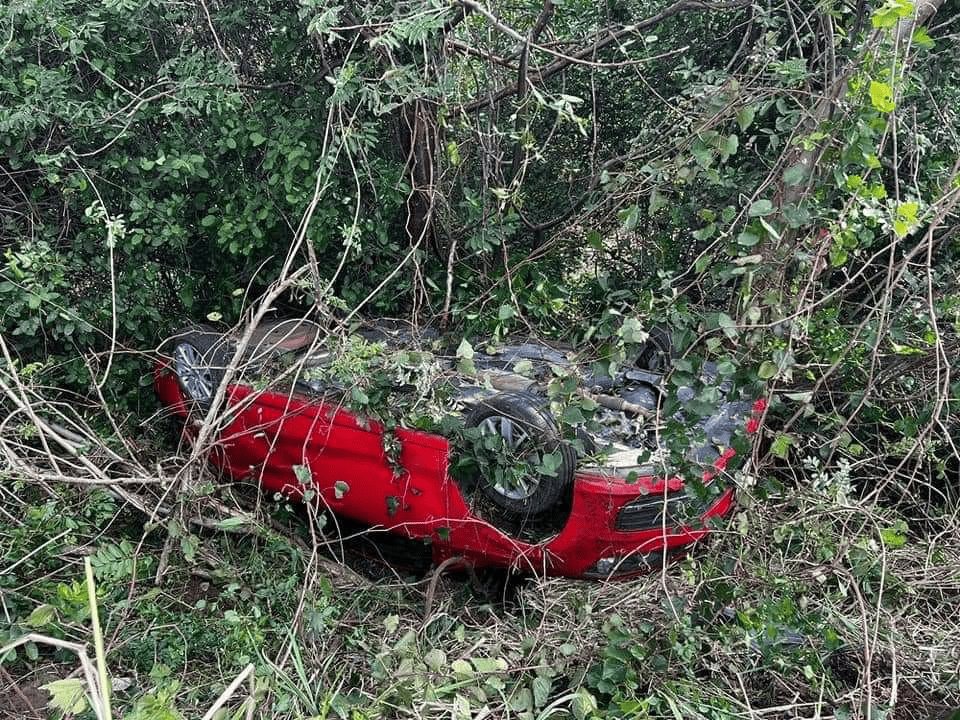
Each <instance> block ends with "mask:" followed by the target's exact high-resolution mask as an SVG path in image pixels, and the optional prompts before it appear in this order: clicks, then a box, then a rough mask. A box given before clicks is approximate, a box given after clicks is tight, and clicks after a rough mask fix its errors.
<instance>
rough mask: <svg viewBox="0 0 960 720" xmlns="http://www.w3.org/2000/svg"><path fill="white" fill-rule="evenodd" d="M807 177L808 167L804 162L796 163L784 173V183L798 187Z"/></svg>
mask: <svg viewBox="0 0 960 720" xmlns="http://www.w3.org/2000/svg"><path fill="white" fill-rule="evenodd" d="M806 179H807V168H806V166H805V165H804V164H803V163H799V162H798V163H794V164H793V165H791V166H790V167H788V168H787V169H786V170H785V171H784V173H783V184H784V185H787V186H788V187H796V186H797V185H800V184H801V183H803V181H804V180H806Z"/></svg>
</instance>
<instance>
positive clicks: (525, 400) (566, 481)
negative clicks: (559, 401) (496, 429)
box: [465, 392, 577, 519]
mask: <svg viewBox="0 0 960 720" xmlns="http://www.w3.org/2000/svg"><path fill="white" fill-rule="evenodd" d="M492 415H503V416H506V417H508V418H510V419H511V420H513V421H514V422H516V423H517V424H518V425H520V426H521V427H522V428H523V430H524V432H526V433H527V435H529V436H530V437H531V438H534V439H536V441H537V443H538V445H539V447H540V448H541V449H543V450H545V451H546V452H559V453H560V456H561V463H560V467H559V469H558V470H557V474H556V476H553V477H551V476H547V475H544V476H541V477H540V479H539V482H538V484H537V489H536V490H535V491H534V492H533V494H532V495H530V497H528V498H523V499H514V498H508V497H505V496H504V495H501V494H500V493H498V492H497V491H496V490H495V489H494V487H493V485H492V484H491V483H489V482H486V479H485V478H480V479H479V482H478V483H477V487H478V489H479V490H480V492H482V493H483V495H484V497H485V498H487V499H488V500H490V501H491V502H492V503H493V504H494V505H496V507H497V508H498V509H499V510H501V511H503V512H504V513H505V514H507V515H508V517H510V518H513V519H516V518H524V519H526V518H533V517H536V516H540V515H543V514H545V513H547V512H549V511H550V510H554V509H557V508H559V506H560V505H561V504H562V503H563V502H564V501H565V500H568V499H569V495H570V491H571V489H572V487H573V478H574V475H575V473H576V469H577V454H576V451H575V450H574V448H573V447H571V446H570V445H569V444H568V443H566V442H564V441H563V437H562V435H561V433H560V428H559V427H558V425H557V422H556V420H554V418H553V416H552V415H551V414H550V411H549V410H547V409H546V408H545V407H544V401H543V398H541V397H538V396H537V395H533V394H532V393H526V392H502V393H497V394H496V395H492V396H491V397H488V398H485V399H483V400H482V401H480V402H478V403H477V404H476V405H475V406H474V407H473V409H472V410H471V411H470V412H469V413H468V414H467V417H466V419H465V425H466V427H468V428H474V427H478V426H479V425H480V423H482V422H483V421H484V420H486V419H487V418H488V417H490V416H492Z"/></svg>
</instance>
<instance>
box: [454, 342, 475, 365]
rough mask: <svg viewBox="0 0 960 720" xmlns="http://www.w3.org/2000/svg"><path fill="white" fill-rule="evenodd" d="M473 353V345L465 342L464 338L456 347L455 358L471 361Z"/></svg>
mask: <svg viewBox="0 0 960 720" xmlns="http://www.w3.org/2000/svg"><path fill="white" fill-rule="evenodd" d="M473 356H474V351H473V345H471V344H470V343H469V342H467V339H466V338H464V339H463V340H461V341H460V344H459V345H458V346H457V357H458V358H462V359H464V360H473Z"/></svg>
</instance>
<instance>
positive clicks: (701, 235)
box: [692, 223, 717, 242]
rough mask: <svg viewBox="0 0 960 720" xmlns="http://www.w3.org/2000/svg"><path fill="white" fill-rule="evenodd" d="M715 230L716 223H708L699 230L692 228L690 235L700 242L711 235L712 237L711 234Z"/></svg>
mask: <svg viewBox="0 0 960 720" xmlns="http://www.w3.org/2000/svg"><path fill="white" fill-rule="evenodd" d="M716 230H717V225H716V223H710V224H709V225H707V226H705V227H702V228H700V229H699V230H694V231H693V233H692V235H693V237H694V238H695V239H696V240H700V241H701V242H702V241H704V240H709V239H710V238H711V237H713V234H714V233H715V232H716Z"/></svg>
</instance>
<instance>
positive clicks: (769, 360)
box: [0, 0, 960, 720]
mask: <svg viewBox="0 0 960 720" xmlns="http://www.w3.org/2000/svg"><path fill="white" fill-rule="evenodd" d="M958 11H960V4H958V3H957V2H956V0H916V1H915V2H911V0H884V2H882V3H880V4H877V3H874V4H872V5H871V4H868V3H866V2H856V3H853V2H850V3H847V2H826V3H814V2H807V1H805V0H801V1H800V2H786V3H783V4H767V5H762V4H750V3H748V2H745V1H743V0H730V1H729V2H705V1H702V0H677V1H676V2H673V3H667V2H663V1H662V0H609V1H608V2H603V3H595V2H586V1H584V0H564V1H563V2H559V1H556V0H520V1H518V2H513V3H507V2H501V1H500V0H490V2H475V1H474V0H458V1H456V2H447V1H445V0H404V1H402V2H380V1H379V0H371V1H370V2H366V3H355V2H345V3H343V4H334V3H327V2H323V1H322V0H300V1H299V2H282V1H280V0H273V1H271V2H265V3H235V2H230V1H229V0H222V1H221V2H220V3H213V2H210V0H198V2H190V3H167V2H156V1H153V0H151V1H148V2H141V3H135V2H129V1H127V0H108V1H106V2H103V3H89V2H79V1H78V0H15V1H14V2H11V3H8V4H7V5H5V6H4V8H2V9H0V208H2V215H0V242H2V245H3V252H4V255H3V258H2V259H0V302H2V306H3V309H4V310H3V315H2V322H0V346H2V347H0V350H2V352H3V358H2V359H0V390H2V393H3V396H2V400H0V402H2V405H0V407H3V412H4V415H5V416H6V419H5V421H4V424H3V426H2V428H0V431H2V438H0V447H2V450H3V456H2V457H3V459H2V460H0V462H2V463H3V464H2V466H0V498H2V505H0V510H2V512H3V515H4V517H5V520H4V523H5V525H4V527H3V529H2V530H0V537H2V539H3V542H2V543H0V568H2V569H3V571H2V572H0V600H2V606H3V611H4V618H3V622H4V625H3V626H0V637H4V638H5V637H9V638H15V637H18V636H19V635H21V633H22V631H24V630H26V629H30V628H33V629H36V630H38V631H41V632H44V633H46V634H48V635H51V636H54V637H56V638H60V639H61V640H62V639H66V640H77V639H80V640H83V639H86V638H87V637H88V634H87V630H86V628H87V623H88V619H89V612H90V603H89V598H87V596H86V589H85V587H84V586H83V582H82V581H83V572H82V568H81V567H80V566H79V564H78V563H79V559H78V558H80V557H82V555H84V554H89V553H93V563H92V565H93V569H94V572H95V573H96V576H97V579H98V583H99V587H100V590H101V598H100V600H101V603H103V604H104V605H105V606H106V607H109V608H111V610H110V611H109V615H108V616H107V617H106V618H105V623H106V625H107V630H108V633H109V634H110V637H109V638H108V639H109V650H110V656H109V657H110V665H111V671H112V672H113V673H114V676H115V680H116V679H118V678H119V679H123V678H126V679H128V680H130V684H129V690H128V691H127V692H126V694H125V695H124V693H123V691H120V693H119V697H120V699H119V700H118V703H119V705H120V706H121V707H122V709H123V712H125V713H126V715H125V717H129V718H136V719H138V720H147V719H148V718H177V717H181V715H180V714H179V712H180V711H178V710H176V709H175V708H176V707H179V708H181V709H182V711H183V713H184V714H185V715H187V716H193V715H197V716H199V715H200V714H202V712H203V709H205V708H207V707H209V706H210V704H211V703H212V702H213V700H214V699H215V698H216V696H217V695H218V694H219V691H220V690H221V689H222V687H223V686H225V685H226V684H227V683H229V681H230V680H232V679H233V677H234V676H235V675H236V674H237V673H238V672H239V671H240V670H241V669H242V668H243V666H244V665H245V664H246V663H248V662H252V663H254V665H255V666H256V673H255V674H256V684H255V688H254V690H255V692H254V694H255V695H256V696H257V698H258V702H262V703H263V705H262V707H269V708H270V709H269V710H258V713H261V712H262V714H263V716H276V717H314V716H315V717H324V716H327V715H331V716H333V715H336V716H339V717H376V716H395V715H401V714H405V713H414V714H416V715H417V716H424V717H432V716H438V717H439V716H441V715H443V716H445V717H449V716H450V715H451V713H452V714H453V716H455V717H470V716H473V715H476V714H477V713H478V712H482V710H481V708H487V709H488V710H489V712H491V713H492V714H493V715H495V716H504V717H506V716H509V715H512V714H516V715H517V716H518V717H544V718H546V717H550V716H551V715H553V714H559V715H561V716H570V715H572V716H574V717H577V718H585V717H610V718H613V717H644V716H657V717H660V716H672V717H701V716H703V717H730V716H732V715H733V714H741V715H743V714H747V713H749V712H752V711H763V712H764V714H765V715H782V716H784V717H786V716H794V715H801V716H804V717H807V716H811V717H812V716H824V715H825V714H827V713H826V711H827V709H830V710H831V712H832V713H833V714H834V715H835V716H836V717H850V716H858V715H862V716H865V717H871V718H872V717H884V716H886V715H887V714H888V713H891V712H896V716H897V717H901V716H908V715H911V714H914V713H916V714H917V715H918V716H919V715H924V714H926V715H925V716H929V712H931V711H932V710H931V708H933V707H935V706H937V705H938V704H940V703H943V704H951V703H952V704H954V705H956V704H957V703H958V702H960V686H958V678H957V675H956V667H957V665H956V652H957V650H956V648H957V647H960V643H958V642H957V635H958V632H960V628H958V625H957V623H956V620H955V618H954V617H952V615H953V614H955V613H950V612H948V611H947V610H946V609H945V608H949V607H951V603H953V602H954V600H955V596H956V592H957V590H958V589H960V580H958V578H960V575H958V567H960V558H958V556H957V555H958V551H960V548H957V547H956V543H955V542H954V537H955V536H956V530H957V525H956V522H957V521H956V518H955V515H956V510H957V503H958V502H960V451H958V450H957V447H956V438H957V437H958V436H960V426H958V402H960V379H958V377H957V362H956V357H957V353H958V350H960V339H958V334H960V271H958V267H960V264H958V257H957V255H958V249H960V244H958V235H957V220H956V217H957V210H956V207H957V203H958V201H960V180H958V178H960V175H958V170H960V155H958V147H960V67H958V65H957V62H956V56H957V52H956V48H957V34H956V33H957V24H956V18H957V13H958ZM265 299H266V301H267V304H269V305H272V306H274V307H277V308H279V309H280V310H281V311H282V312H284V313H291V312H296V313H300V314H304V315H306V314H309V315H310V316H311V317H313V318H314V319H318V320H320V321H321V322H324V323H329V324H330V325H331V327H334V326H335V325H336V323H337V322H339V321H344V322H346V321H348V320H349V319H352V318H354V317H355V316H357V315H382V314H394V315H398V316H404V317H408V318H411V319H413V320H414V321H416V322H417V323H420V324H430V325H433V326H436V327H439V328H441V329H443V330H444V331H446V332H448V333H450V334H451V336H453V337H455V338H457V339H460V338H463V337H467V338H470V339H471V340H473V342H477V338H483V339H488V338H494V339H499V338H503V337H506V336H510V335H518V334H524V335H526V334H533V335H538V336H540V337H546V338H553V339H559V340H563V341H566V342H570V343H573V344H575V345H577V346H578V348H580V349H581V351H583V352H584V353H586V354H588V355H590V356H591V357H592V358H593V359H594V360H595V361H596V362H597V363H599V364H600V365H602V366H605V367H606V368H607V369H609V366H610V364H616V363H618V362H621V361H622V360H623V358H624V357H626V356H627V355H629V353H630V351H631V348H633V347H635V346H636V344H637V343H638V342H640V341H642V340H643V339H644V338H645V337H646V333H647V332H648V331H649V330H650V329H651V328H652V327H653V326H654V325H663V326H667V327H669V328H670V329H671V331H672V338H673V344H674V346H675V349H676V351H677V356H678V357H677V359H676V360H675V361H674V365H673V370H672V374H671V377H670V382H672V383H674V384H675V385H683V384H690V383H692V382H693V381H694V380H695V378H696V377H697V375H698V371H699V369H700V367H701V365H702V363H703V362H705V361H707V360H711V361H714V362H717V363H718V364H719V367H720V368H721V373H722V374H723V375H724V377H727V378H729V379H730V380H731V381H732V382H734V383H735V384H736V385H738V386H740V387H749V388H750V389H751V392H753V393H756V392H760V390H758V388H762V392H763V393H764V395H765V396H766V397H767V398H768V399H769V401H770V402H769V407H770V410H769V412H768V417H767V418H766V423H765V431H764V436H763V439H762V440H761V441H759V442H758V444H757V445H756V447H755V451H754V457H753V458H752V462H751V464H750V465H749V466H748V467H747V468H746V469H745V470H744V472H743V473H742V474H741V476H740V477H739V482H740V483H741V484H742V488H741V495H740V496H741V509H740V511H739V514H738V516H737V518H736V521H735V522H734V523H733V525H732V526H731V529H730V533H729V535H730V537H728V538H726V539H723V540H721V541H720V544H719V547H718V548H716V549H715V550H712V551H710V554H709V555H708V556H707V557H706V558H702V559H700V560H692V561H689V562H688V563H687V564H686V565H684V566H683V567H682V568H676V569H670V570H667V571H666V572H665V573H664V575H663V577H661V578H655V579H651V580H650V581H649V582H645V583H639V584H636V585H634V586H630V587H592V588H585V587H580V586H570V585H564V584H558V583H547V584H543V585H538V586H536V587H535V588H533V587H531V588H527V589H526V590H525V591H524V592H523V593H522V594H521V598H522V600H523V602H522V603H521V605H520V608H521V610H519V611H517V612H516V613H513V612H510V611H506V610H500V611H499V616H498V617H496V618H491V617H488V616H487V615H484V613H488V612H492V611H491V610H490V609H489V608H485V609H482V610H477V609H476V606H475V604H474V605H471V604H470V603H469V602H466V603H464V602H461V601H462V600H463V597H462V593H460V591H459V590H458V589H457V588H453V589H448V590H447V591H446V594H444V591H443V589H442V588H441V590H440V591H439V592H440V593H441V597H440V598H439V600H438V599H437V598H436V597H435V595H436V593H437V592H438V591H437V588H436V586H435V584H432V585H429V586H426V585H423V584H422V585H420V586H417V585H410V586H407V585H403V586H401V585H399V584H398V585H396V586H393V585H386V584H383V585H382V586H381V587H379V588H378V587H370V586H369V585H368V584H367V583H364V582H362V581H361V580H359V579H358V578H356V577H354V576H352V575H351V576H347V575H345V574H343V573H345V571H343V570H340V571H337V570H336V569H335V568H334V567H333V566H331V567H326V566H323V568H322V569H321V568H320V567H319V566H318V560H317V555H318V553H320V552H321V551H325V550H324V548H327V546H326V545H325V543H328V544H329V545H330V548H332V547H333V545H334V544H335V543H333V542H332V541H328V540H323V539H322V538H321V540H319V541H318V539H317V538H318V536H317V534H316V533H312V534H311V535H310V536H309V537H307V536H305V535H303V533H305V532H306V531H305V530H304V529H303V526H304V523H302V522H299V523H298V522H297V521H295V520H293V521H291V522H289V523H288V522H287V520H288V518H287V517H286V516H285V515H284V512H286V511H285V510H284V509H283V508H277V507H272V506H271V507H270V508H261V507H260V504H259V503H258V502H257V501H255V500H251V498H250V497H247V496H244V495H243V494H242V493H241V494H240V496H239V497H235V496H234V494H233V491H232V490H229V489H224V488H216V487H215V486H214V484H213V483H212V482H211V481H210V478H209V477H207V476H206V475H204V473H203V472H202V470H201V468H200V466H199V465H198V463H197V462H196V461H197V459H198V458H199V457H200V453H199V452H198V451H197V450H196V449H194V450H189V449H181V450H182V452H181V451H179V450H178V451H174V449H173V448H171V447H170V446H169V443H168V441H167V435H166V434H164V433H162V432H160V430H159V423H153V422H147V423H146V424H142V423H143V421H144V418H147V417H149V416H150V415H151V414H152V413H153V412H154V409H155V404H154V400H153V399H152V392H151V390H150V388H149V387H148V385H149V380H150V377H149V372H148V371H149V361H150V358H149V357H146V356H145V355H144V353H145V352H146V353H147V354H149V353H150V352H151V351H152V350H153V349H155V348H157V347H158V345H159V343H160V340H161V339H162V338H163V337H164V336H165V335H166V334H168V333H169V332H170V331H172V330H173V329H175V328H177V327H180V326H182V325H183V324H185V322H186V321H187V320H188V319H202V318H204V317H206V318H208V319H209V320H210V321H211V322H214V323H221V324H224V325H226V324H231V325H232V324H235V323H243V322H245V321H247V320H249V319H250V318H251V317H252V316H253V315H254V314H255V313H258V312H263V311H265V306H264V304H263V301H264V300H265ZM466 347H468V348H469V347H470V346H469V343H468V344H467V345H466ZM364 397H366V395H364ZM699 400H700V401H702V403H704V407H706V406H707V405H709V404H710V403H711V402H715V400H716V398H715V397H712V396H711V395H710V394H709V393H708V392H706V390H705V391H704V392H703V394H702V395H701V397H700V398H699ZM367 401H368V402H369V401H370V398H369V397H367ZM370 412H371V413H372V414H376V413H377V408H373V407H371V408H370ZM58 433H59V435H58ZM106 489H109V492H107V491H106ZM91 490H93V492H90V491H91ZM264 511H265V512H264ZM278 513H279V515H278ZM210 517H214V518H216V519H210ZM144 518H146V521H145V520H144ZM278 518H279V519H278ZM145 523H146V524H145ZM310 527H311V528H313V527H314V526H313V525H310ZM327 530H329V528H328V529H327ZM330 548H327V549H330ZM332 552H333V554H334V555H336V554H337V550H336V549H335V548H334V549H333V550H332ZM338 572H339V573H340V574H338ZM148 576H149V577H148ZM165 583H166V584H165ZM424 594H425V595H426V598H425V599H424ZM424 602H426V604H427V606H428V608H429V607H430V606H431V604H433V605H436V606H437V607H434V614H433V615H432V616H430V613H429V611H428V617H427V619H426V620H422V623H421V621H420V620H418V619H414V615H415V612H419V610H414V608H416V607H422V603H424ZM441 607H442V608H443V611H442V612H441V611H440V608H441ZM731 608H732V609H733V611H731V612H728V611H730V609H731ZM941 615H942V617H941ZM571 618H576V620H577V624H576V626H575V627H574V626H571V624H570V620H571ZM488 621H489V622H490V623H491V625H490V627H492V628H493V629H492V630H491V629H490V628H489V627H487V622H488ZM174 628H175V629H174ZM409 628H414V629H411V630H409V632H407V630H408V629H409ZM798 637H800V638H802V641H795V640H796V638H798ZM451 638H452V639H451ZM24 647H25V648H26V654H25V656H24V654H23V652H22V651H21V654H20V655H18V656H17V657H8V658H7V659H6V660H4V664H3V666H2V667H0V671H2V672H0V681H6V673H9V674H12V675H17V677H18V678H20V677H23V678H26V677H29V678H30V681H29V683H27V684H25V687H26V686H27V685H29V687H27V690H28V691H29V690H30V689H31V688H34V687H35V686H37V685H39V684H41V682H47V681H49V680H53V679H57V678H63V677H64V676H65V675H66V674H67V672H68V671H64V670H63V668H64V667H67V665H68V664H69V663H70V662H73V661H72V660H71V659H70V658H71V657H72V656H71V655H70V654H69V651H64V650H62V649H61V650H58V651H56V653H54V652H53V651H51V650H49V648H47V647H45V646H43V645H42V644H41V645H37V644H33V643H31V644H28V645H26V646H24ZM71 667H72V666H71ZM710 674H714V675H715V678H714V679H711V680H708V679H707V676H708V675H710ZM214 686H215V687H214ZM11 687H12V686H11ZM70 687H72V686H69V687H67V688H66V689H65V690H64V689H63V688H62V686H61V690H62V692H61V693H60V697H61V700H63V702H61V703H60V707H61V708H68V706H69V705H70V703H69V700H71V699H72V698H71V697H70ZM74 689H75V688H74ZM20 695H24V693H22V692H21V693H20ZM64 695H66V699H65V700H64V699H63V696H64ZM238 697H239V695H238ZM4 702H9V703H14V702H15V703H17V705H16V707H19V708H24V707H27V706H25V705H23V703H24V702H26V703H27V704H28V705H29V704H30V702H31V698H30V697H22V698H21V697H19V696H18V694H17V693H15V692H14V691H13V690H8V689H3V690H2V692H0V705H2V703H4ZM33 702H34V703H38V704H37V707H39V706H41V705H43V703H44V702H46V696H43V697H42V699H40V700H37V699H36V698H34V699H33ZM898 702H899V703H900V705H899V706H898ZM233 707H239V702H235V703H234V704H233ZM198 708H202V709H201V710H199V711H196V710H197V709H198ZM188 709H189V710H188ZM68 710H69V708H68ZM23 712H24V713H26V710H23ZM86 712H87V713H88V715H87V716H88V717H90V716H91V715H89V713H90V712H91V711H90V710H89V709H87V710H86ZM351 713H354V714H353V715H351ZM67 714H69V712H67ZM241 714H242V711H241Z"/></svg>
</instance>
